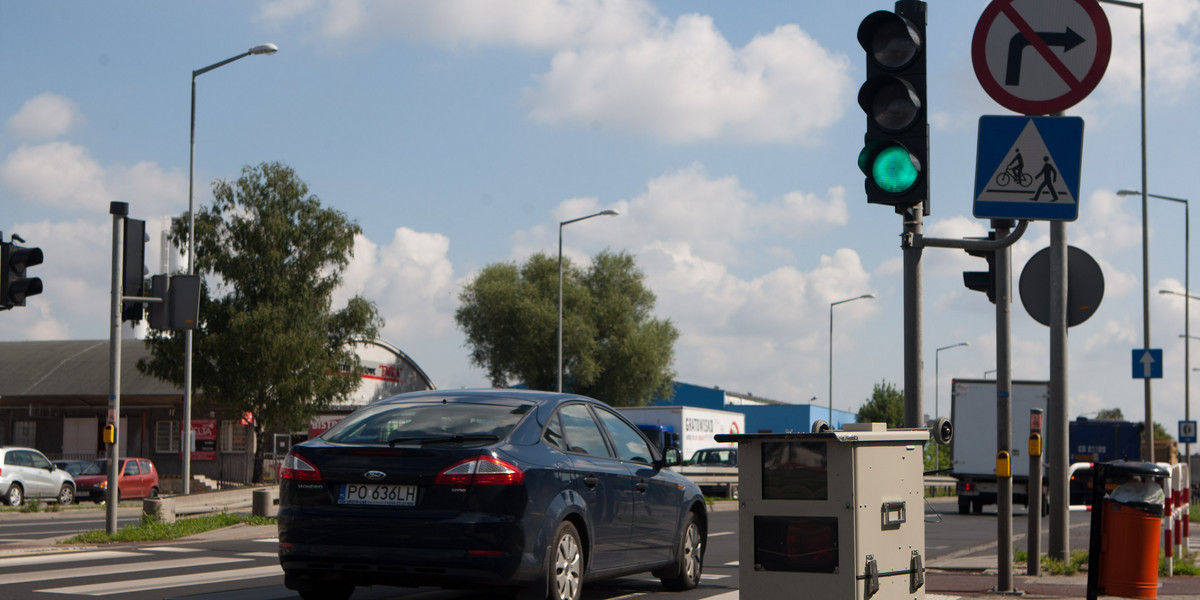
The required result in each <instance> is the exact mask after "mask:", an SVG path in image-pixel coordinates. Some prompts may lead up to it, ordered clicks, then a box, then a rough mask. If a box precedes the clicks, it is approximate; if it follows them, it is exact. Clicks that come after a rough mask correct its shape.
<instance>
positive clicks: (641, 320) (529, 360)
mask: <svg viewBox="0 0 1200 600" xmlns="http://www.w3.org/2000/svg"><path fill="white" fill-rule="evenodd" d="M644 280H645V276H644V275H643V274H642V272H641V271H640V270H638V268H637V265H636V264H635V262H634V260H633V257H632V256H631V255H629V254H628V253H625V252H619V253H613V252H609V251H604V252H601V253H599V254H597V255H596V257H595V258H594V259H593V260H592V264H591V265H590V266H589V267H588V268H587V269H580V268H578V267H576V266H575V265H573V264H571V262H570V260H568V259H565V258H564V259H563V388H564V391H566V390H570V391H572V392H574V393H578V394H582V395H586V396H591V397H593V398H596V399H599V400H603V401H604V402H607V403H609V404H611V405H613V406H639V405H643V404H646V403H648V402H650V401H651V400H653V399H654V398H665V397H669V396H670V395H671V393H672V381H673V380H674V378H675V373H674V371H673V370H672V369H671V363H672V361H673V359H674V345H675V340H677V339H678V338H679V332H678V331H677V330H676V329H675V326H674V325H672V324H671V322H670V321H668V320H660V319H655V318H653V316H652V313H653V310H654V302H655V300H656V298H655V296H654V293H653V292H651V291H650V290H649V289H647V288H646V286H645V281H644ZM459 300H460V301H461V305H460V306H459V308H458V310H457V311H456V312H455V315H454V318H455V320H457V321H458V325H459V327H461V328H462V329H463V331H464V332H465V333H466V336H467V343H468V344H469V345H470V347H471V362H472V363H473V364H475V365H477V366H479V367H481V368H483V369H485V370H486V371H487V373H488V378H489V379H490V380H491V383H492V385H493V386H496V387H506V386H508V385H510V384H512V383H523V384H525V385H527V386H529V387H530V388H531V389H540V390H553V389H555V388H556V387H557V384H558V365H557V360H558V259H557V257H550V256H547V255H545V254H542V253H538V254H534V255H533V256H531V257H529V259H528V260H527V261H526V262H525V264H523V265H521V266H517V265H516V264H515V263H494V264H491V265H488V266H487V267H485V268H484V269H483V270H482V271H480V273H479V275H477V276H476V277H475V279H473V280H472V281H471V282H469V283H468V284H467V285H466V286H465V287H464V288H463V291H462V292H461V293H460V294H459Z"/></svg>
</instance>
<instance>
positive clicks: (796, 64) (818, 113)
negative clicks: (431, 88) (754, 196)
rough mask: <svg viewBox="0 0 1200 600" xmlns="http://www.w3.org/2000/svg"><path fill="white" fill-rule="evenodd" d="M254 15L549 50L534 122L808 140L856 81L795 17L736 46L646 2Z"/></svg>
mask: <svg viewBox="0 0 1200 600" xmlns="http://www.w3.org/2000/svg"><path fill="white" fill-rule="evenodd" d="M259 18H260V20H263V21H266V22H268V23H272V24H278V23H282V22H284V21H291V20H295V19H311V21H312V23H311V27H313V28H314V29H316V30H317V31H318V35H320V36H321V37H323V38H325V39H344V38H349V37H354V38H362V37H398V38H401V39H404V40H410V41H421V42H433V43H443V44H447V45H469V46H474V45H496V46H513V47H519V48H534V49H542V50H547V51H551V52H553V53H554V57H553V59H552V60H551V63H550V69H549V71H547V72H545V73H542V74H540V75H537V76H536V77H535V81H536V83H537V85H536V86H534V87H533V88H531V89H529V90H527V91H526V95H525V101H526V103H527V105H528V107H529V114H530V116H531V117H532V118H533V119H535V120H537V121H541V122H544V123H549V124H555V125H558V124H576V125H583V126H586V127H595V128H607V129H612V130H616V131H622V132H632V133H649V134H651V135H653V136H655V137H657V138H659V139H662V140H666V141H671V142H692V141H697V140H713V139H719V140H725V141H733V142H775V143H788V144H794V143H800V144H809V145H816V144H819V143H820V141H821V139H820V135H819V134H820V133H821V132H822V131H824V130H825V129H826V128H827V127H829V126H830V125H832V124H833V123H834V122H835V121H837V120H838V119H839V118H840V117H841V115H842V113H843V111H844V109H845V106H847V105H848V104H850V103H851V102H850V98H849V96H850V92H851V89H852V88H853V84H852V82H851V79H850V75H849V72H850V68H851V67H850V63H849V59H848V58H847V57H846V56H844V55H839V54H834V53H832V52H830V51H829V50H827V49H825V48H824V47H822V46H821V45H820V44H819V43H817V42H816V41H815V40H814V39H813V38H812V37H811V36H809V35H808V34H807V33H806V32H805V31H803V30H801V29H800V28H799V27H798V26H796V25H783V26H780V27H778V28H776V29H775V30H774V31H772V32H770V33H765V34H760V35H757V36H755V37H754V38H753V39H752V40H751V41H750V42H749V43H747V44H746V45H745V46H744V47H742V48H734V47H732V46H731V45H730V43H729V41H728V40H726V39H725V37H724V36H723V35H722V34H721V33H720V31H718V30H717V28H716V26H715V24H714V23H713V20H712V18H711V17H708V16H704V15H697V14H685V15H682V16H680V17H679V18H678V19H677V20H676V21H674V22H671V21H670V20H669V19H666V18H664V17H662V16H661V15H660V14H658V12H657V11H656V10H655V9H654V7H653V6H652V5H650V4H649V3H647V2H645V1H642V0H508V1H506V2H493V1H488V0H440V1H438V2H422V1H398V2H377V1H370V0H327V1H325V2H316V1H315V0H280V1H277V2H272V3H269V4H267V5H264V7H263V9H262V11H261V12H260V14H259ZM797 98H803V99H804V101H803V102H800V101H797Z"/></svg>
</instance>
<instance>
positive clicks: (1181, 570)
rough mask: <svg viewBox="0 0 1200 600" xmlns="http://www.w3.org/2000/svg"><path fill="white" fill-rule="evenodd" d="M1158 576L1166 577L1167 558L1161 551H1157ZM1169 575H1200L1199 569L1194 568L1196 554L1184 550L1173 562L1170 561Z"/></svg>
mask: <svg viewBox="0 0 1200 600" xmlns="http://www.w3.org/2000/svg"><path fill="white" fill-rule="evenodd" d="M1158 574H1159V575H1160V576H1163V577H1166V576H1167V557H1166V555H1165V554H1163V552H1162V549H1159V551H1158ZM1171 575H1200V567H1197V566H1196V554H1195V553H1194V552H1189V551H1187V550H1184V551H1183V555H1182V556H1176V557H1175V560H1173V561H1171Z"/></svg>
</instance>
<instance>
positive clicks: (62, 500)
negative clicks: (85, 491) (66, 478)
mask: <svg viewBox="0 0 1200 600" xmlns="http://www.w3.org/2000/svg"><path fill="white" fill-rule="evenodd" d="M74 503H75V488H73V487H71V484H69V483H64V484H63V485H62V489H60V490H58V504H59V506H67V505H68V504H74Z"/></svg>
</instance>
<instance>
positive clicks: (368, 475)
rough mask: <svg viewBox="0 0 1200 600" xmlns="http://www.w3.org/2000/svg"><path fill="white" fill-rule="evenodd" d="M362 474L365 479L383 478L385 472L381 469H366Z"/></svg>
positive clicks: (385, 475) (385, 474)
mask: <svg viewBox="0 0 1200 600" xmlns="http://www.w3.org/2000/svg"><path fill="white" fill-rule="evenodd" d="M363 476H364V477H366V478H367V479H383V478H384V477H387V473H384V472H383V471H367V472H366V473H363Z"/></svg>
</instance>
